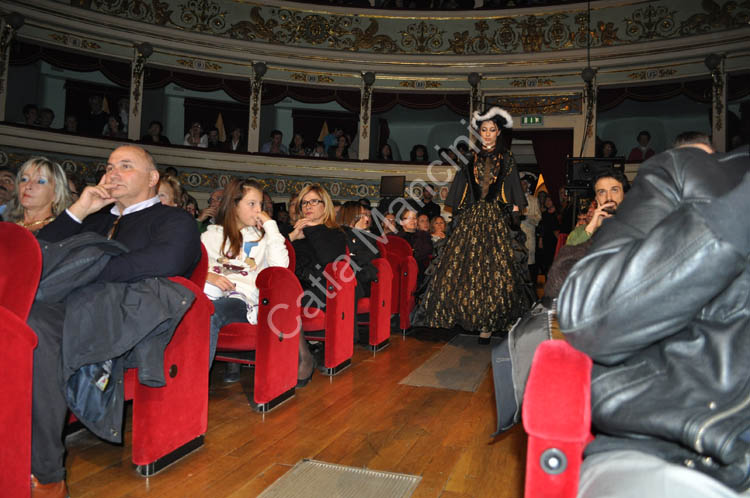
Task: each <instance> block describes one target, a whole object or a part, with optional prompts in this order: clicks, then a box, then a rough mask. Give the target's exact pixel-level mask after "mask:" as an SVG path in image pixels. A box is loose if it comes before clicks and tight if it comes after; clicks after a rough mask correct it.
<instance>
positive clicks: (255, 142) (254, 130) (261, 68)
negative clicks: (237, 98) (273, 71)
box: [247, 62, 268, 152]
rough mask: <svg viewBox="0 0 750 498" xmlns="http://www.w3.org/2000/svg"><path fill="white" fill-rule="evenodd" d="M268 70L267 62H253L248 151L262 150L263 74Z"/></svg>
mask: <svg viewBox="0 0 750 498" xmlns="http://www.w3.org/2000/svg"><path fill="white" fill-rule="evenodd" d="M266 71H268V66H266V63H265V62H256V63H255V64H253V78H252V80H250V121H249V122H248V127H247V151H248V152H258V151H259V150H260V103H261V92H262V90H263V76H265V74H266Z"/></svg>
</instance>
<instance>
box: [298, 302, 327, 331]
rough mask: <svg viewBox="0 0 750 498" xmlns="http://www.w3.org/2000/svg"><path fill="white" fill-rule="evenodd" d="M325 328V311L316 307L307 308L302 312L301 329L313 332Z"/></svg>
mask: <svg viewBox="0 0 750 498" xmlns="http://www.w3.org/2000/svg"><path fill="white" fill-rule="evenodd" d="M310 315H312V316H310ZM325 328H326V312H325V311H323V310H321V309H317V308H307V309H306V310H305V311H303V312H302V330H304V331H305V332H313V331H315V330H323V329H325Z"/></svg>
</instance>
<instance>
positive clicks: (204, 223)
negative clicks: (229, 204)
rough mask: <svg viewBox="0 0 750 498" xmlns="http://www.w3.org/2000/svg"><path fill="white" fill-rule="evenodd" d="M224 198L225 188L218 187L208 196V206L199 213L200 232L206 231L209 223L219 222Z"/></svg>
mask: <svg viewBox="0 0 750 498" xmlns="http://www.w3.org/2000/svg"><path fill="white" fill-rule="evenodd" d="M223 200H224V189H223V188H218V189H216V190H214V191H213V192H211V196H210V197H209V198H208V206H206V208H205V209H203V210H202V211H201V212H200V213H199V214H198V218H197V219H198V228H199V230H200V233H203V232H205V231H206V228H208V226H209V225H213V224H214V223H217V215H218V214H219V208H220V207H221V202H222V201H223Z"/></svg>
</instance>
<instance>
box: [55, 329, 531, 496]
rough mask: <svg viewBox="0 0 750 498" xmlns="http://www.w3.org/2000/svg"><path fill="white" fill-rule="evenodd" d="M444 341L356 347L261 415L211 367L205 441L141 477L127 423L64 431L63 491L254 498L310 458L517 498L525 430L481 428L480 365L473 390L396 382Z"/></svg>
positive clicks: (486, 392) (461, 491) (432, 487)
mask: <svg viewBox="0 0 750 498" xmlns="http://www.w3.org/2000/svg"><path fill="white" fill-rule="evenodd" d="M445 340H446V337H438V336H437V334H425V333H422V334H419V335H417V336H416V337H406V338H405V339H402V337H401V336H400V335H394V336H393V337H392V338H391V343H392V344H391V346H390V347H389V348H388V349H386V350H384V351H382V352H380V353H378V354H377V355H376V356H374V357H373V356H372V354H371V353H370V352H369V351H367V350H365V349H360V348H359V347H356V348H355V354H354V358H353V364H352V366H351V367H350V368H348V369H347V370H345V371H344V372H342V373H341V374H339V375H338V376H336V377H333V378H331V379H329V378H328V377H325V376H322V375H319V374H318V373H317V372H316V374H315V376H314V377H313V379H312V381H311V382H310V384H308V386H307V387H305V388H303V389H300V390H297V395H296V396H295V397H294V398H292V399H291V400H289V401H287V402H286V403H285V404H284V405H282V406H280V407H278V408H276V409H275V410H274V411H272V412H271V413H269V414H266V415H265V416H263V415H260V414H258V413H255V412H253V411H252V409H251V408H250V406H248V403H247V400H246V397H245V394H244V393H243V385H240V384H233V385H224V384H222V382H221V375H222V366H221V365H219V366H217V367H216V368H215V369H214V372H213V376H212V381H211V389H210V394H209V397H210V403H209V410H208V433H207V434H206V441H205V445H204V446H203V447H202V448H200V449H199V450H197V451H195V452H194V453H192V454H190V455H188V456H187V457H185V458H183V459H182V460H180V461H179V462H177V463H175V464H173V465H172V466H170V467H168V468H167V469H165V470H163V471H162V472H161V473H159V474H157V475H156V476H153V477H151V478H149V479H146V478H142V477H140V476H139V475H138V474H137V473H136V472H135V470H134V467H133V465H132V463H131V461H130V438H129V436H130V433H129V427H126V442H125V444H124V445H123V446H116V445H112V444H109V443H105V442H102V441H100V440H98V439H97V438H95V437H94V436H92V435H91V434H90V433H88V432H87V431H86V430H82V431H80V432H78V433H75V434H72V435H71V436H69V437H68V440H67V445H68V456H67V460H66V464H67V469H68V486H69V490H70V494H71V496H72V497H73V498H78V497H98V496H105V495H106V496H107V497H108V498H116V497H124V496H128V497H135V496H145V495H149V496H158V497H182V496H190V497H204V496H205V497H229V496H231V497H250V496H257V495H258V494H259V493H261V492H262V491H263V489H265V488H266V487H267V486H269V485H270V484H271V483H273V482H274V481H275V480H276V479H277V478H279V477H280V476H281V475H283V474H284V473H285V472H287V471H288V470H289V469H290V468H291V467H292V466H293V465H294V464H295V463H297V462H299V461H300V460H301V459H303V458H313V459H317V460H323V461H326V462H332V463H338V464H342V465H351V466H356V467H367V468H369V469H374V470H385V471H392V472H402V473H406V474H416V475H419V476H421V477H422V481H421V482H420V484H419V487H418V488H417V490H416V492H415V493H414V495H413V496H415V497H443V498H449V497H450V498H454V497H484V496H486V497H490V496H491V497H498V498H504V497H509V498H510V497H512V498H519V497H521V496H522V495H523V475H524V473H523V468H524V459H525V447H526V438H525V435H524V434H523V430H522V428H521V427H519V426H517V427H515V428H514V429H513V430H511V431H510V432H509V433H507V434H505V435H503V436H501V437H499V438H497V439H494V440H493V439H492V438H491V437H490V435H491V434H492V433H493V432H494V425H495V411H494V395H493V392H492V379H491V375H490V374H489V372H488V374H487V375H486V376H485V378H484V381H483V382H482V384H481V385H480V387H479V388H478V389H477V392H475V393H470V392H460V391H452V390H447V389H434V388H425V387H413V386H406V385H400V384H399V383H398V382H399V381H400V380H401V379H402V378H404V377H405V376H406V375H407V374H409V373H410V372H411V371H412V370H414V369H415V368H417V367H418V366H420V365H421V364H422V363H423V362H424V361H425V360H427V359H428V358H429V357H430V356H432V355H433V354H435V353H436V352H437V351H438V350H439V349H440V348H441V347H442V346H443V345H444V344H445ZM242 375H243V384H244V388H245V389H246V390H249V389H251V386H250V385H249V384H250V383H251V382H252V381H251V378H252V375H251V371H250V370H249V369H246V368H243V370H242ZM165 416H167V417H168V416H169V414H168V413H166V414H165ZM126 420H127V421H126V424H129V414H128V417H126Z"/></svg>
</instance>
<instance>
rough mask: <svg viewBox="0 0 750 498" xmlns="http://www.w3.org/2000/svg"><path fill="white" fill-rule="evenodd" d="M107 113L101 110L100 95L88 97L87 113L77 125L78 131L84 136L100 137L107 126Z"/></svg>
mask: <svg viewBox="0 0 750 498" xmlns="http://www.w3.org/2000/svg"><path fill="white" fill-rule="evenodd" d="M107 117H108V116H107V113H106V112H104V110H103V109H102V97H101V95H91V96H90V97H89V113H88V114H87V115H86V117H85V118H83V119H82V120H81V121H80V122H79V123H78V129H79V130H80V132H81V133H83V134H84V135H89V136H92V137H100V136H102V130H104V127H105V126H106V125H107Z"/></svg>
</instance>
